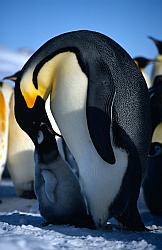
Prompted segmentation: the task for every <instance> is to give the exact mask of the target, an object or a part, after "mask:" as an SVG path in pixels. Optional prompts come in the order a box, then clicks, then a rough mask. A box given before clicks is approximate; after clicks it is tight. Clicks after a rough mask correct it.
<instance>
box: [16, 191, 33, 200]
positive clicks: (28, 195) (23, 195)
mask: <svg viewBox="0 0 162 250" xmlns="http://www.w3.org/2000/svg"><path fill="white" fill-rule="evenodd" d="M20 197H21V198H24V199H36V195H35V192H34V190H24V191H23V192H22V193H21V195H20Z"/></svg>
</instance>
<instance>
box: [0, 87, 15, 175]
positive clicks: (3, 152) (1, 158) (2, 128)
mask: <svg viewBox="0 0 162 250" xmlns="http://www.w3.org/2000/svg"><path fill="white" fill-rule="evenodd" d="M12 93H13V88H12V87H10V86H9V85H8V84H7V83H5V82H0V180H1V178H2V174H3V172H4V168H5V166H6V159H7V151H8V130H9V113H10V100H11V95H12Z"/></svg>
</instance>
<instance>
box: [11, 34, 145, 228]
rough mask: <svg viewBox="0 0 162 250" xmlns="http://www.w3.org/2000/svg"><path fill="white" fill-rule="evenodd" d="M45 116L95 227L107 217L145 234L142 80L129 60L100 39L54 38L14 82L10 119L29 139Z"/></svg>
mask: <svg viewBox="0 0 162 250" xmlns="http://www.w3.org/2000/svg"><path fill="white" fill-rule="evenodd" d="M49 94H50V95H51V111H52V114H53V116H54V118H55V120H56V122H57V124H58V127H59V129H60V131H61V134H62V135H63V137H64V139H65V142H66V143H67V145H68V147H69V149H70V151H71V152H72V154H73V156H74V158H75V160H76V162H77V165H78V169H79V181H80V185H81V187H82V191H83V193H84V196H85V198H86V201H87V206H88V209H89V212H90V214H91V215H92V218H93V220H94V222H95V225H96V226H97V227H104V226H105V225H106V222H107V220H108V219H109V218H110V217H112V216H114V217H116V218H117V219H118V220H119V221H120V222H122V223H123V224H124V225H125V226H126V227H127V228H129V229H132V230H144V229H145V227H144V225H143V223H142V221H141V218H140V215H139V212H138V209H137V199H138V195H139V190H140V184H141V172H142V168H143V167H144V166H145V163H146V160H147V153H148V147H149V141H150V110H149V96H148V91H147V86H146V83H145V81H144V79H143V77H142V75H141V73H140V71H139V70H138V68H137V66H136V65H135V63H134V62H133V60H132V59H131V58H130V56H129V55H128V54H127V53H126V52H125V51H124V50H123V49H122V48H121V47H120V46H119V45H118V44H117V43H116V42H114V41H113V40H111V39H110V38H108V37H107V36H105V35H103V34H100V33H97V32H92V31H76V32H70V33H66V34H63V35H60V36H58V37H55V38H53V39H51V40H49V41H48V42H47V43H45V44H44V45H43V46H42V47H41V48H40V49H39V50H38V51H36V53H35V54H33V56H32V57H31V58H30V59H29V61H28V62H27V63H26V64H25V66H24V67H23V69H22V75H21V77H20V78H18V80H17V82H16V89H15V100H16V101H15V114H16V118H17V121H18V123H19V124H20V126H21V127H22V128H23V129H24V130H25V131H27V133H28V134H29V135H30V136H31V137H32V136H33V129H32V126H31V117H32V119H33V118H34V117H36V116H38V114H37V112H38V113H39V119H40V120H41V119H43V118H42V117H41V116H43V114H42V113H41V106H39V107H38V105H37V108H36V106H35V103H36V102H37V98H38V96H39V97H41V98H43V99H44V100H46V98H47V97H48V95H49Z"/></svg>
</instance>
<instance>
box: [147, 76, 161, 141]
mask: <svg viewBox="0 0 162 250" xmlns="http://www.w3.org/2000/svg"><path fill="white" fill-rule="evenodd" d="M149 95H150V106H151V120H152V134H153V135H152V142H162V139H161V137H162V130H161V129H160V128H161V122H162V75H159V76H156V77H155V80H154V83H153V87H152V88H150V89H149Z"/></svg>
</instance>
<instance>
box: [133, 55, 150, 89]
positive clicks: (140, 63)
mask: <svg viewBox="0 0 162 250" xmlns="http://www.w3.org/2000/svg"><path fill="white" fill-rule="evenodd" d="M134 61H135V63H136V64H137V65H138V67H139V69H140V71H141V73H142V75H143V77H144V79H145V81H146V83H147V87H148V88H150V87H151V86H152V85H151V82H150V77H149V75H148V74H147V72H146V70H145V68H146V66H147V65H149V64H150V63H151V62H152V60H151V59H148V58H145V57H142V56H139V57H135V58H134Z"/></svg>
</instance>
